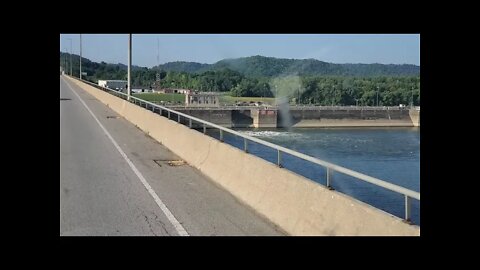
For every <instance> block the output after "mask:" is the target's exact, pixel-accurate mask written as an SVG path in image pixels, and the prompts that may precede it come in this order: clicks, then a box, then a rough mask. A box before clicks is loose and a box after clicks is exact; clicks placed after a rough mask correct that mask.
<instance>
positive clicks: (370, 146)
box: [209, 127, 420, 225]
mask: <svg viewBox="0 0 480 270" xmlns="http://www.w3.org/2000/svg"><path fill="white" fill-rule="evenodd" d="M236 130H237V131H239V132H241V133H244V134H247V135H250V136H253V137H257V138H259V139H262V140H266V141H269V142H272V143H275V144H278V145H281V146H284V147H286V148H289V149H292V150H295V151H298V152H301V153H304V154H307V155H310V156H313V157H316V158H319V159H322V160H325V161H328V162H331V163H335V164H337V165H340V166H343V167H346V168H349V169H352V170H355V171H358V172H361V173H364V174H367V175H370V176H373V177H376V178H379V179H382V180H384V181H387V182H390V183H393V184H396V185H399V186H402V187H405V188H408V189H411V190H414V191H418V192H420V128H418V127H416V128H293V129H290V130H286V129H278V128H277V129H236ZM209 133H210V135H211V136H214V137H217V138H218V130H217V131H216V132H215V131H210V132H209ZM224 139H225V142H227V143H229V144H231V145H234V146H236V147H238V148H241V149H243V140H241V139H240V138H237V137H235V136H232V135H224ZM248 149H249V152H250V153H252V154H254V155H256V156H259V157H261V158H264V159H266V160H268V161H270V162H273V163H276V160H277V153H276V151H275V150H272V149H269V148H267V147H265V146H263V145H259V144H256V143H253V142H249V147H248ZM282 164H283V166H284V167H285V168H287V169H289V170H291V171H293V172H295V173H298V174H301V175H303V176H305V177H307V178H310V179H312V180H314V181H316V182H318V183H320V184H322V185H325V184H326V183H325V173H326V172H325V169H324V168H323V167H321V166H319V165H315V164H312V163H310V162H307V161H304V160H302V159H299V158H297V157H293V156H290V155H287V154H283V155H282ZM332 177H333V178H332V186H333V188H334V189H335V190H337V191H339V192H342V193H345V194H347V195H350V196H352V197H354V198H356V199H358V200H360V201H363V202H366V203H368V204H370V205H373V206H375V207H377V208H380V209H382V210H384V211H386V212H389V213H391V214H394V215H396V216H398V217H402V218H403V217H404V213H405V206H404V205H405V204H404V197H403V195H400V194H398V193H395V192H392V191H389V190H386V189H384V188H381V187H377V186H375V185H372V184H370V183H366V182H364V181H360V180H358V179H355V178H353V177H349V176H346V175H343V174H340V173H334V174H333V175H332ZM412 221H413V223H415V224H418V225H420V203H419V201H417V200H413V203H412Z"/></svg>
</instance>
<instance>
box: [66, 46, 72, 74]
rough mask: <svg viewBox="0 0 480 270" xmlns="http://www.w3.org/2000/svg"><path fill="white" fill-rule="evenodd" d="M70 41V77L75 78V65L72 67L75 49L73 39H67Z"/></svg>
mask: <svg viewBox="0 0 480 270" xmlns="http://www.w3.org/2000/svg"><path fill="white" fill-rule="evenodd" d="M67 39H69V40H70V76H73V65H72V53H73V49H72V48H73V47H72V39H71V38H67Z"/></svg>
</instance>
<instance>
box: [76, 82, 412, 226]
mask: <svg viewBox="0 0 480 270" xmlns="http://www.w3.org/2000/svg"><path fill="white" fill-rule="evenodd" d="M71 78H74V79H77V80H80V81H82V82H84V83H86V84H89V85H91V86H94V87H96V88H98V89H101V90H103V91H106V92H109V93H111V94H113V95H115V96H118V97H122V98H123V99H126V100H129V101H130V102H133V103H135V104H137V103H138V104H139V105H140V106H143V105H144V106H145V108H146V109H148V107H149V106H151V109H152V111H154V112H155V109H156V108H157V109H158V110H159V113H160V115H162V111H167V117H168V119H170V120H174V119H172V118H171V116H172V113H173V114H175V115H177V122H178V123H180V117H181V116H182V117H184V118H186V119H188V120H189V121H188V125H189V127H190V128H192V122H193V121H195V122H198V123H201V124H203V133H204V134H205V133H206V128H207V127H209V128H215V129H218V130H219V131H220V141H222V142H223V133H224V132H226V133H229V134H233V135H236V136H239V137H241V138H243V142H244V151H245V152H246V153H248V142H249V141H252V142H256V143H258V144H261V145H265V146H267V147H270V148H273V149H275V150H277V166H279V167H283V166H282V153H287V154H289V155H292V156H295V157H298V158H301V159H303V160H306V161H309V162H312V163H314V164H318V165H320V166H323V167H325V168H326V169H327V172H326V180H327V188H329V189H330V190H333V188H332V186H331V184H332V180H333V179H332V171H335V172H339V173H342V174H345V175H348V176H352V177H354V178H356V179H359V180H362V181H365V182H368V183H371V184H374V185H376V186H380V187H383V188H385V189H388V190H391V191H394V192H397V193H400V194H402V195H404V197H405V219H404V220H405V221H406V222H407V223H411V219H410V217H411V203H412V199H416V200H419V201H420V193H419V192H416V191H413V190H410V189H407V188H404V187H401V186H398V185H395V184H392V183H389V182H386V181H383V180H381V179H378V178H375V177H372V176H369V175H366V174H363V173H359V172H356V171H353V170H350V169H347V168H345V167H342V166H339V165H335V164H333V163H330V162H327V161H323V160H321V159H318V158H314V157H311V156H308V155H305V154H302V153H299V152H296V151H293V150H291V149H288V148H285V147H283V146H279V145H276V144H273V143H270V142H267V141H264V140H261V139H258V138H254V137H251V136H248V135H245V134H242V133H239V132H237V131H235V130H232V129H229V128H225V127H222V126H219V125H216V124H214V123H210V122H208V121H205V120H202V119H199V118H196V117H193V116H190V115H188V114H184V113H181V112H178V111H175V110H173V109H169V108H167V107H164V106H161V105H158V104H155V103H152V102H149V101H146V100H143V99H140V98H137V97H134V96H132V95H131V96H130V98H129V97H128V95H127V94H125V93H122V92H119V91H116V90H112V89H109V88H105V87H102V86H99V85H97V84H94V83H91V82H89V81H85V80H81V79H79V78H76V77H71Z"/></svg>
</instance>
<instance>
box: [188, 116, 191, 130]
mask: <svg viewBox="0 0 480 270" xmlns="http://www.w3.org/2000/svg"><path fill="white" fill-rule="evenodd" d="M188 127H189V128H192V119H191V118H189V119H188Z"/></svg>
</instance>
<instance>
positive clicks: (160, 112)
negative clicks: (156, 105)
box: [158, 108, 162, 116]
mask: <svg viewBox="0 0 480 270" xmlns="http://www.w3.org/2000/svg"><path fill="white" fill-rule="evenodd" d="M158 113H159V114H160V116H161V115H162V108H160V109H159V112H158Z"/></svg>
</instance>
